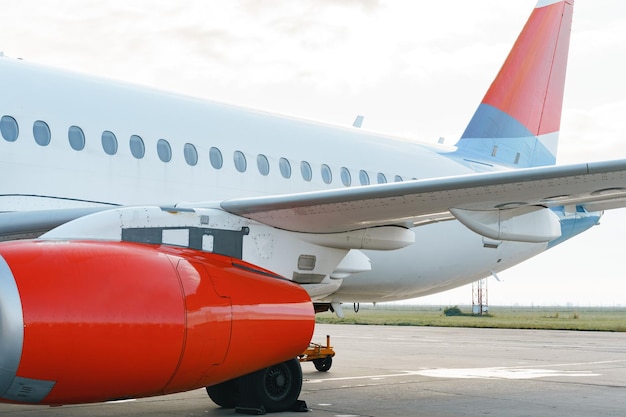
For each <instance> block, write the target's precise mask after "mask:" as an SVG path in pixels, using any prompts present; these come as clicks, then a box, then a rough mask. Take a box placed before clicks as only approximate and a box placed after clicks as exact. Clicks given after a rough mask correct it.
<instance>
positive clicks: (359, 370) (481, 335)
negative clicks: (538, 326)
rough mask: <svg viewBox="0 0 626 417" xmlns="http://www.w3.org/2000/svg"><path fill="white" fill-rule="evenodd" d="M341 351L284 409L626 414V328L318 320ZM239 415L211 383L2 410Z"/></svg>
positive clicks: (27, 416) (1, 412)
mask: <svg viewBox="0 0 626 417" xmlns="http://www.w3.org/2000/svg"><path fill="white" fill-rule="evenodd" d="M326 334H330V335H331V343H332V345H333V346H334V347H335V349H336V351H337V356H336V357H335V359H334V363H333V366H332V368H331V369H330V371H329V372H327V373H320V372H317V371H316V370H315V368H314V367H313V364H311V363H304V364H302V367H303V373H304V384H303V390H302V394H301V396H300V399H302V400H305V401H306V402H307V404H308V406H309V408H310V409H311V411H310V412H309V413H282V414H276V415H277V416H278V415H280V416H285V417H291V416H302V415H309V416H312V417H313V416H315V417H318V416H319V417H329V416H332V417H351V416H355V417H356V416H384V417H389V416H403V417H404V416H429V417H436V416H500V417H507V416H515V417H521V416H533V417H536V416H585V417H589V416H595V417H598V416H624V415H626V333H601V332H569V331H545V330H500V329H466V328H464V329H457V328H429V327H392V326H349V325H318V326H317V330H316V337H315V339H314V341H317V342H318V343H325V340H326V337H325V335H326ZM5 415H7V416H9V415H10V416H16V417H35V416H41V417H51V416H64V417H68V416H69V417H72V416H81V417H87V416H90V417H91V416H93V417H95V416H98V417H101V416H102V417H105V416H107V417H109V416H115V417H118V416H134V417H141V416H150V417H157V416H185V417H196V416H197V417H199V416H203V417H204V416H231V415H237V414H235V413H234V412H233V411H232V410H225V409H220V408H218V407H217V406H216V405H214V404H213V403H212V402H211V401H210V400H209V399H208V397H207V396H206V393H205V391H204V390H196V391H191V392H187V393H182V394H175V395H169V396H163V397H155V398H148V399H141V400H136V401H127V402H118V403H106V404H90V405H80V406H63V407H55V408H49V407H36V406H13V405H0V416H5Z"/></svg>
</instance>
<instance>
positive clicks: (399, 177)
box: [393, 175, 404, 182]
mask: <svg viewBox="0 0 626 417" xmlns="http://www.w3.org/2000/svg"><path fill="white" fill-rule="evenodd" d="M393 180H394V181H395V182H402V181H404V180H403V179H402V177H401V176H399V175H396V176H395V177H394V179H393Z"/></svg>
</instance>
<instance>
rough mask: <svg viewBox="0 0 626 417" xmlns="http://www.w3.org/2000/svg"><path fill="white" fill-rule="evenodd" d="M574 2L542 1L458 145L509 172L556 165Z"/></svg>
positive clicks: (463, 149) (461, 148)
mask: <svg viewBox="0 0 626 417" xmlns="http://www.w3.org/2000/svg"><path fill="white" fill-rule="evenodd" d="M573 6H574V0H539V2H538V4H537V6H536V7H535V9H534V10H533V12H532V14H531V16H530V18H529V19H528V21H527V22H526V25H525V26H524V29H523V30H522V32H521V34H520V35H519V37H518V39H517V41H516V42H515V45H514V46H513V49H512V50H511V52H510V53H509V56H508V57H507V59H506V61H505V62H504V65H503V66H502V68H501V69H500V72H499V73H498V75H497V77H496V79H495V80H494V81H493V83H492V84H491V87H490V88H489V90H488V91H487V94H486V95H485V97H484V98H483V100H482V102H481V103H480V105H479V106H478V109H477V110H476V113H475V114H474V116H473V117H472V119H471V121H470V123H469V125H468V126H467V128H466V129H465V132H464V133H463V135H462V137H461V139H460V140H459V142H458V143H457V147H458V149H459V151H461V152H463V153H470V154H472V155H474V157H476V158H480V160H483V161H492V162H494V163H498V164H503V165H509V166H511V167H520V168H523V167H533V166H544V165H554V164H555V163H556V151H557V146H558V135H559V129H560V124H561V110H562V105H563V89H564V84H565V70H566V67H567V54H568V50H569V38H570V31H571V24H572V12H573Z"/></svg>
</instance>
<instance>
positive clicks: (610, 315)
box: [317, 305, 626, 332]
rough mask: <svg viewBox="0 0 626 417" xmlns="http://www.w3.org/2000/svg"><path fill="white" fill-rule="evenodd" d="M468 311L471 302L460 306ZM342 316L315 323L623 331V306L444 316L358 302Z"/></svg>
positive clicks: (425, 309) (434, 310)
mask: <svg viewBox="0 0 626 417" xmlns="http://www.w3.org/2000/svg"><path fill="white" fill-rule="evenodd" d="M460 308H461V310H462V311H463V312H464V313H471V311H472V309H471V306H460ZM344 312H345V318H343V319H339V318H337V316H336V315H335V314H334V313H331V312H326V313H321V314H318V315H317V322H318V323H339V324H377V325H388V326H438V327H492V328H506V329H550V330H586V331H609V332H626V308H624V307H576V308H573V307H490V308H489V314H488V315H486V316H472V315H464V316H446V315H444V307H433V306H397V305H378V306H376V307H374V306H372V305H361V308H360V311H359V312H358V313H355V312H354V311H353V310H352V305H345V306H344Z"/></svg>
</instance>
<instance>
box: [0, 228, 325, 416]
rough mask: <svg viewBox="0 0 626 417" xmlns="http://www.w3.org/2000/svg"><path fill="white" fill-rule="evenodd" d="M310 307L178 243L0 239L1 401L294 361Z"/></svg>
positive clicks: (113, 389) (140, 391) (121, 395)
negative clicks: (15, 240) (3, 241)
mask: <svg viewBox="0 0 626 417" xmlns="http://www.w3.org/2000/svg"><path fill="white" fill-rule="evenodd" d="M313 327H314V312H313V306H312V303H311V301H310V298H309V296H308V295H307V293H306V292H305V291H304V290H303V289H302V288H300V287H299V286H298V285H296V284H293V283H292V282H289V281H287V280H284V279H282V278H280V277H278V276H276V275H274V274H272V273H270V272H269V271H266V270H262V269H259V268H258V267H255V266H254V265H251V264H248V263H246V262H244V261H241V260H238V259H234V258H230V257H226V256H222V255H217V254H212V253H206V252H201V251H197V250H193V249H188V248H177V247H172V246H162V245H146V244H138V243H131V242H104V241H55V240H48V241H43V240H40V241H19V242H7V243H3V244H0V401H3V402H14V403H29V404H50V405H59V404H71V403H86V402H99V401H107V400H116V399H125V398H138V397H147V396H154V395H161V394H167V393H173V392H180V391H186V390H191V389H196V388H200V387H205V386H210V385H215V384H219V383H221V382H223V381H227V380H232V379H233V378H237V377H239V376H241V375H244V374H249V373H251V372H254V371H256V370H259V369H262V368H265V367H268V366H271V365H274V364H277V363H280V362H283V361H286V360H288V359H293V358H295V357H296V356H297V355H298V354H300V353H302V352H303V351H304V350H305V349H306V347H307V346H308V344H309V342H310V340H311V336H312V333H313Z"/></svg>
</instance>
